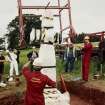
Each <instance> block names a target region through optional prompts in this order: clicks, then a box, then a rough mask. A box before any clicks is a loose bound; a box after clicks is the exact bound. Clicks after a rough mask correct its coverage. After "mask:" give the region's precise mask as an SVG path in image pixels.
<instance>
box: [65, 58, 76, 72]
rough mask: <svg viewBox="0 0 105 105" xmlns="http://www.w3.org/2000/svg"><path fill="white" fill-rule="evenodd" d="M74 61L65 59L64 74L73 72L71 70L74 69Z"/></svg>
mask: <svg viewBox="0 0 105 105" xmlns="http://www.w3.org/2000/svg"><path fill="white" fill-rule="evenodd" d="M74 61H75V58H74V57H67V59H66V61H65V72H68V71H70V72H71V71H73V69H74Z"/></svg>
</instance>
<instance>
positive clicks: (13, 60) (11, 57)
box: [7, 48, 19, 82]
mask: <svg viewBox="0 0 105 105" xmlns="http://www.w3.org/2000/svg"><path fill="white" fill-rule="evenodd" d="M16 59H17V55H16V54H15V53H14V52H13V50H12V49H11V48H10V49H9V51H8V50H7V60H8V61H9V62H10V71H9V76H10V78H9V79H8V81H9V82H12V81H13V79H14V78H13V74H14V70H15V74H16V75H15V79H16V80H17V78H18V76H19V70H18V63H17V60H16Z"/></svg>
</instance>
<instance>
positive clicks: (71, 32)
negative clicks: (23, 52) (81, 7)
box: [17, 0, 74, 46]
mask: <svg viewBox="0 0 105 105" xmlns="http://www.w3.org/2000/svg"><path fill="white" fill-rule="evenodd" d="M57 1H58V4H57V5H56V6H49V4H50V2H48V4H47V5H46V6H23V5H22V2H21V0H17V2H18V14H19V33H20V42H19V43H20V45H19V46H24V44H25V40H24V39H25V33H24V22H23V13H22V11H23V10H25V9H50V10H53V9H55V10H58V13H59V14H58V13H57V14H58V15H57V16H59V23H60V34H61V36H62V32H63V31H65V30H67V29H69V36H70V37H72V36H73V35H74V29H73V26H72V19H71V4H70V0H67V3H66V4H65V5H64V6H61V1H60V0H57ZM63 10H68V17H69V26H67V27H65V28H63V27H62V18H61V15H62V14H61V12H62V11H63Z"/></svg>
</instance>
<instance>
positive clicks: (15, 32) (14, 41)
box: [6, 14, 41, 48]
mask: <svg viewBox="0 0 105 105" xmlns="http://www.w3.org/2000/svg"><path fill="white" fill-rule="evenodd" d="M23 17H24V18H23V19H24V32H25V41H26V44H27V45H29V42H30V32H31V30H32V28H35V29H41V20H40V17H39V16H36V15H34V14H24V15H23ZM7 29H8V32H9V33H8V34H6V36H7V37H8V41H9V47H11V48H16V47H18V44H19V17H18V16H16V17H15V19H13V20H12V21H11V22H10V23H9V25H8V27H7Z"/></svg>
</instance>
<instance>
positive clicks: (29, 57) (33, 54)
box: [27, 47, 38, 70]
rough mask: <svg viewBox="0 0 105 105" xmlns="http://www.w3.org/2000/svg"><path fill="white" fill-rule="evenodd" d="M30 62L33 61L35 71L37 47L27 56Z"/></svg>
mask: <svg viewBox="0 0 105 105" xmlns="http://www.w3.org/2000/svg"><path fill="white" fill-rule="evenodd" d="M27 57H28V60H29V61H31V63H30V64H31V70H32V69H33V61H34V59H36V58H37V57H38V53H37V51H36V49H35V47H32V51H31V52H29V53H28V54H27Z"/></svg>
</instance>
